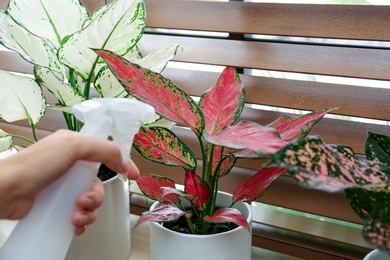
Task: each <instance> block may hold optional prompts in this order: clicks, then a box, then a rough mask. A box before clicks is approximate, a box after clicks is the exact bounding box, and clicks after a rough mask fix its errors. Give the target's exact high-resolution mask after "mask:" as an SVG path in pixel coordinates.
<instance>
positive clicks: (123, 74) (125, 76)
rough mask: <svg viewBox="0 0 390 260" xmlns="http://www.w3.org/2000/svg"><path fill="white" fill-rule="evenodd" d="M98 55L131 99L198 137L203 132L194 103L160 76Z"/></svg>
mask: <svg viewBox="0 0 390 260" xmlns="http://www.w3.org/2000/svg"><path fill="white" fill-rule="evenodd" d="M97 53H98V54H99V56H100V57H102V58H103V59H104V60H106V62H107V63H108V66H109V67H110V68H111V70H112V71H113V73H114V74H115V76H116V77H117V78H118V80H119V81H120V82H121V84H122V85H123V86H125V88H126V89H127V91H128V92H129V93H130V94H131V95H132V96H134V97H136V98H137V99H139V100H141V101H143V102H145V103H147V104H149V105H151V106H153V107H154V109H155V110H156V112H157V113H158V114H159V115H161V116H163V117H165V118H167V119H169V120H172V121H174V122H177V123H180V124H183V125H186V126H189V127H191V129H192V130H193V131H194V132H195V133H196V134H197V135H200V133H201V132H202V130H203V128H204V121H203V116H202V114H201V112H200V110H199V108H198V106H197V104H196V103H195V101H194V100H193V99H192V98H191V97H190V96H189V95H188V94H187V93H185V92H184V91H183V90H182V89H180V88H179V87H177V86H176V85H175V84H173V83H172V82H171V81H170V80H169V79H167V78H165V77H163V76H162V75H160V74H159V73H155V72H152V71H150V70H148V69H144V68H141V67H139V66H138V65H135V64H132V63H130V62H129V61H127V60H125V59H123V58H121V57H119V56H118V55H117V54H115V53H112V52H108V51H104V50H98V51H97Z"/></svg>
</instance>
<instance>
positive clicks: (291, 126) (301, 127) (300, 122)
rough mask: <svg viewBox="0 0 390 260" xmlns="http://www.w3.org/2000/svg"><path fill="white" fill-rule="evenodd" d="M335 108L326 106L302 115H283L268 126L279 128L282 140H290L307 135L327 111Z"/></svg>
mask: <svg viewBox="0 0 390 260" xmlns="http://www.w3.org/2000/svg"><path fill="white" fill-rule="evenodd" d="M334 109H335V108H324V109H321V110H317V111H314V112H312V113H309V114H306V115H303V116H300V117H296V116H281V117H280V118H278V119H277V120H276V121H274V122H273V123H271V124H269V125H268V126H269V127H273V128H275V129H276V130H278V132H279V134H280V137H281V138H282V140H284V141H288V142H289V141H292V140H295V139H298V138H303V137H305V136H306V135H307V134H308V133H309V132H310V130H311V129H312V128H313V126H315V125H316V124H317V123H318V122H319V121H320V120H321V119H322V118H323V117H324V115H325V114H326V113H328V112H329V111H332V110H334Z"/></svg>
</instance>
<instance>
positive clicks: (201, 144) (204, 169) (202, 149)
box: [197, 135, 208, 180]
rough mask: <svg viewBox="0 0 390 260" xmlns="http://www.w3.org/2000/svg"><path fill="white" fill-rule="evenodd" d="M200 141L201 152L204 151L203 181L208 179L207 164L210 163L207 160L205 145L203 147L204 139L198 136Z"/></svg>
mask: <svg viewBox="0 0 390 260" xmlns="http://www.w3.org/2000/svg"><path fill="white" fill-rule="evenodd" d="M197 137H198V141H199V146H200V150H201V151H202V161H203V165H202V179H203V180H205V179H206V170H207V164H208V161H207V158H206V151H205V149H204V145H203V142H202V137H201V136H198V135H197Z"/></svg>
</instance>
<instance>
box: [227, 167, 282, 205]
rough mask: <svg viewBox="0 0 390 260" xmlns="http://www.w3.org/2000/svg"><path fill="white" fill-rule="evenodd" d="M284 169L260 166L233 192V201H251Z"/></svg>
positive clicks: (258, 196) (266, 188) (264, 191)
mask: <svg viewBox="0 0 390 260" xmlns="http://www.w3.org/2000/svg"><path fill="white" fill-rule="evenodd" d="M285 171H286V169H284V168H279V167H269V168H262V169H261V170H259V171H258V172H257V173H256V174H254V175H252V176H250V177H249V178H247V179H246V180H245V181H244V182H243V183H241V184H240V186H238V187H237V188H236V190H235V191H234V193H233V202H237V201H244V202H252V201H254V200H256V199H258V198H260V197H261V196H263V195H264V194H265V193H266V192H267V190H268V188H269V187H270V186H271V184H272V183H273V181H274V180H276V179H277V178H278V177H279V176H280V175H282V174H283V173H284V172H285Z"/></svg>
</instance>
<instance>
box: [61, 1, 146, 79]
mask: <svg viewBox="0 0 390 260" xmlns="http://www.w3.org/2000/svg"><path fill="white" fill-rule="evenodd" d="M145 19H146V17H145V6H144V3H143V1H142V0H117V1H114V2H112V3H111V4H109V5H108V6H107V7H104V10H103V11H100V10H98V11H97V15H96V16H93V20H92V21H91V22H90V23H89V24H88V26H87V27H85V28H84V29H83V30H81V31H79V32H77V33H75V34H73V35H72V36H71V37H70V38H69V39H68V40H67V41H66V42H65V43H64V45H63V46H61V48H60V49H59V52H58V56H59V59H60V61H61V62H62V63H64V64H65V65H67V66H69V67H70V68H73V69H74V70H75V71H76V72H77V73H78V74H79V75H80V76H82V77H83V78H84V79H88V78H89V77H90V75H91V74H92V72H93V70H94V66H95V65H96V63H97V60H98V56H97V55H96V53H95V52H94V51H93V50H92V49H105V50H110V51H113V52H115V53H117V54H118V55H124V54H126V53H127V52H129V50H130V49H131V48H133V47H134V46H135V45H136V44H137V43H138V41H139V39H140V38H141V36H142V35H143V31H144V28H145V24H146V21H145Z"/></svg>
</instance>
